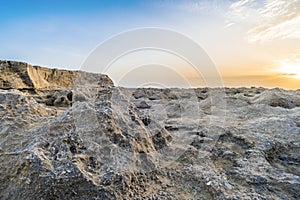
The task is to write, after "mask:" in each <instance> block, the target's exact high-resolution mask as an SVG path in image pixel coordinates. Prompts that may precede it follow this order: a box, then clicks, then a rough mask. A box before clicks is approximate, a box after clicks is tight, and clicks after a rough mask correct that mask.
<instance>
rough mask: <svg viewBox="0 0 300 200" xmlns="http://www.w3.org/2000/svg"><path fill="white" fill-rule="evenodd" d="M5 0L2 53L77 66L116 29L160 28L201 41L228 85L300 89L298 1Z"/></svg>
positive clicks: (50, 64)
mask: <svg viewBox="0 0 300 200" xmlns="http://www.w3.org/2000/svg"><path fill="white" fill-rule="evenodd" d="M0 4H1V8H2V9H1V12H0V26H1V31H0V42H1V48H0V59H2V60H18V61H25V62H28V63H31V64H34V65H41V66H46V67H55V68H63V69H79V68H80V66H81V65H82V63H83V62H84V60H85V59H86V58H87V57H88V55H89V54H90V52H91V51H92V50H93V49H94V48H95V47H96V46H97V45H99V44H100V43H101V42H103V41H105V40H106V39H108V38H110V37H111V36H113V35H116V34H118V33H120V32H124V31H128V30H131V29H136V28H141V27H159V28H166V29H171V30H174V31H176V32H179V33H181V34H184V35H186V36H188V37H189V38H191V39H193V40H194V41H195V42H197V43H198V44H199V45H200V46H201V47H202V48H203V49H204V50H205V51H206V52H207V54H208V55H209V57H210V58H211V59H212V60H213V62H214V64H215V65H216V67H217V69H218V70H219V72H220V74H221V76H222V78H223V81H224V84H225V86H264V87H283V88H287V89H296V88H300V0H184V1H183V0H182V1H180V0H153V1H149V0H127V1H125V0H90V1H80V0H72V1H67V0H65V1H61V0H51V1H50V0H43V1H40V0H35V1H34V0H27V1H23V0H19V1H18V0H0ZM140 56H141V55H140ZM179 63H180V61H178V62H177V65H179ZM123 64H124V63H123ZM181 70H182V73H185V72H186V71H185V70H184V69H181ZM109 75H110V74H109ZM163 78H166V77H163ZM124 85H125V86H127V85H126V83H125V84H124ZM129 86H130V85H129ZM133 86H134V83H133ZM171 86H172V85H171Z"/></svg>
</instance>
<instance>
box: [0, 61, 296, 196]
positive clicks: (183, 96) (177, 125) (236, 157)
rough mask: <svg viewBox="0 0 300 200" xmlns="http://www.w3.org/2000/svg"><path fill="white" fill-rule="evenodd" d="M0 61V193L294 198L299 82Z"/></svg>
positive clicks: (9, 194) (2, 194) (5, 194)
mask: <svg viewBox="0 0 300 200" xmlns="http://www.w3.org/2000/svg"><path fill="white" fill-rule="evenodd" d="M1 70H2V71H1V72H2V73H1V75H0V116H1V122H0V169H1V170H0V199H299V198H300V195H299V194H300V189H299V188H300V177H299V175H300V174H299V172H300V160H299V153H300V152H299V149H300V139H299V138H300V137H299V134H300V124H299V121H300V107H299V104H298V103H297V102H298V100H297V99H298V98H299V94H300V93H299V92H300V91H299V90H298V91H284V90H280V89H275V90H268V89H264V88H238V89H237V88H226V89H222V88H219V89H212V88H198V89H175V88H174V89H154V88H148V89H146V88H139V89H126V88H118V87H113V85H112V81H111V80H110V79H109V78H108V77H107V76H104V75H95V74H88V73H84V72H69V71H61V70H52V69H46V68H39V67H30V65H28V64H25V63H16V62H8V61H1ZM28 71H29V72H28ZM49 74H53V75H49ZM75 74H76V78H75ZM48 75H49V76H48ZM73 76H74V77H73ZM87 77H88V79H89V81H86V78H87ZM90 77H94V79H90ZM12 78H14V79H15V81H13V79H12ZM63 78H65V79H64V80H58V79H63ZM69 80H70V81H71V80H72V81H73V83H71V82H69ZM59 81H61V82H59ZM83 83H87V84H86V85H85V84H83ZM222 99H223V100H226V104H223V103H222Z"/></svg>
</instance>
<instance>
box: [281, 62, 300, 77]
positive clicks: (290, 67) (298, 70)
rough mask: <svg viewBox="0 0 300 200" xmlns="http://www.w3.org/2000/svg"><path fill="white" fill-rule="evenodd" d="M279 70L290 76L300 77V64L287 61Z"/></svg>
mask: <svg viewBox="0 0 300 200" xmlns="http://www.w3.org/2000/svg"><path fill="white" fill-rule="evenodd" d="M278 71H279V72H280V73H284V74H286V75H288V76H293V77H295V78H300V64H294V63H285V64H283V65H282V66H281V67H279V69H278Z"/></svg>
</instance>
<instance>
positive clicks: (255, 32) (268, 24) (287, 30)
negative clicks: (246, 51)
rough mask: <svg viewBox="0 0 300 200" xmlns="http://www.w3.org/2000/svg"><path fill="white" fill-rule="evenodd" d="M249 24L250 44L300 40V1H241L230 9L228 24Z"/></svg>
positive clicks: (248, 38)
mask: <svg viewBox="0 0 300 200" xmlns="http://www.w3.org/2000/svg"><path fill="white" fill-rule="evenodd" d="M233 23H248V24H250V25H251V26H250V29H249V31H248V32H247V36H246V38H247V40H248V41H249V42H264V41H268V40H273V39H288V38H297V39H300V0H264V1H255V0H239V1H236V2H234V3H232V4H231V5H230V7H229V13H228V16H227V24H233Z"/></svg>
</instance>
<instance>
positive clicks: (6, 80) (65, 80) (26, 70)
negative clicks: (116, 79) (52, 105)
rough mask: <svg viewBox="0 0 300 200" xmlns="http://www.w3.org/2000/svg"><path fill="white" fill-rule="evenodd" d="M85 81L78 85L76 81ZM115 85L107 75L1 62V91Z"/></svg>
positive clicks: (22, 63)
mask: <svg viewBox="0 0 300 200" xmlns="http://www.w3.org/2000/svg"><path fill="white" fill-rule="evenodd" d="M78 77H80V80H84V81H85V82H83V83H77V82H76V80H79V79H78ZM99 82H101V84H104V85H113V83H112V81H111V80H110V79H109V78H108V77H107V76H106V75H100V74H93V73H87V72H82V71H68V70H59V69H49V68H45V67H40V66H32V65H30V64H27V63H24V62H13V61H0V88H1V89H31V90H40V89H51V90H53V89H71V88H73V87H74V84H84V85H89V87H97V86H98V83H99Z"/></svg>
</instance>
